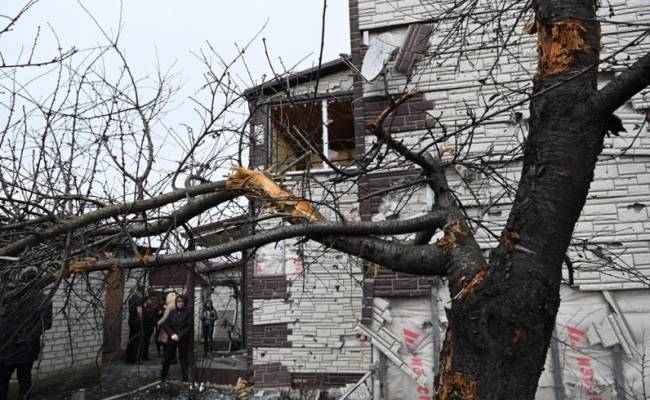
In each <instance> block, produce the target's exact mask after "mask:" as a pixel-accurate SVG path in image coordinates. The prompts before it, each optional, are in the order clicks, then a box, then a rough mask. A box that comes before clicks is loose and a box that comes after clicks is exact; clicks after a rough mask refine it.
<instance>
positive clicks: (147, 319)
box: [141, 295, 160, 361]
mask: <svg viewBox="0 0 650 400" xmlns="http://www.w3.org/2000/svg"><path fill="white" fill-rule="evenodd" d="M143 310H144V312H143V317H142V355H141V359H142V361H148V360H150V358H149V345H150V344H151V335H153V331H154V327H155V326H156V322H158V320H159V319H160V315H159V314H158V304H157V299H156V297H155V296H151V295H150V296H147V298H146V299H145V301H144V309H143Z"/></svg>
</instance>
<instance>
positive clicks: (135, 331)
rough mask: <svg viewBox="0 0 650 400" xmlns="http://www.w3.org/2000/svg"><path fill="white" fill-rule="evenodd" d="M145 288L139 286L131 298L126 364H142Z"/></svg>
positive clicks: (129, 303)
mask: <svg viewBox="0 0 650 400" xmlns="http://www.w3.org/2000/svg"><path fill="white" fill-rule="evenodd" d="M143 305H144V286H138V287H136V289H135V293H133V295H131V297H129V302H128V306H129V343H128V344H127V345H126V362H127V363H129V364H139V363H141V362H142V348H143V347H144V338H143V336H144V335H143V334H142V322H143V321H142V317H143V315H144V310H143Z"/></svg>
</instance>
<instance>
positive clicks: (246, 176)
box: [226, 167, 323, 223]
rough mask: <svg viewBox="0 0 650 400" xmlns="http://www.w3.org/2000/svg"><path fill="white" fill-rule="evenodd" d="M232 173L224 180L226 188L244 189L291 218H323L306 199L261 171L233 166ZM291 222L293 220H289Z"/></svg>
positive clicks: (315, 220)
mask: <svg viewBox="0 0 650 400" xmlns="http://www.w3.org/2000/svg"><path fill="white" fill-rule="evenodd" d="M233 170H234V174H232V175H230V176H229V177H228V179H227V180H226V187H227V188H228V189H237V190H244V191H245V192H246V195H247V196H248V197H253V198H257V199H260V200H262V201H266V202H267V203H265V204H264V206H265V207H268V208H272V209H273V210H275V212H277V213H279V214H285V215H287V216H289V217H292V218H300V219H306V220H307V221H309V222H317V221H321V220H323V216H322V215H321V214H320V213H319V212H318V210H316V208H314V207H313V206H312V205H311V204H310V203H309V202H308V201H306V200H300V199H298V198H296V196H294V195H293V194H292V193H291V192H289V191H287V190H285V189H283V188H282V187H281V186H280V185H278V184H277V183H276V182H275V181H274V180H273V179H271V178H269V177H268V176H267V175H266V174H265V173H264V172H262V171H253V170H250V169H246V168H243V167H234V168H233ZM290 222H292V223H293V221H290Z"/></svg>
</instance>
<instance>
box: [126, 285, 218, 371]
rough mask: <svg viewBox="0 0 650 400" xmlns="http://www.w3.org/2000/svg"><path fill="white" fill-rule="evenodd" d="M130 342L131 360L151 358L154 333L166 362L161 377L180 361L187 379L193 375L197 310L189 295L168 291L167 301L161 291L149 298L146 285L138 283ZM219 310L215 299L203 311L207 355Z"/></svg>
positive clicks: (131, 306) (131, 312)
mask: <svg viewBox="0 0 650 400" xmlns="http://www.w3.org/2000/svg"><path fill="white" fill-rule="evenodd" d="M128 310H129V342H128V345H127V349H126V361H127V363H131V364H137V363H141V362H142V361H146V360H149V346H150V344H151V338H152V335H153V337H155V340H156V348H157V350H158V355H160V350H161V348H162V349H163V352H162V355H163V363H162V370H161V373H160V378H161V379H162V380H165V379H166V378H167V374H168V372H169V367H170V365H171V364H174V363H176V362H177V361H176V360H178V362H180V366H181V376H182V379H183V381H187V380H188V379H189V375H190V369H189V367H190V360H191V344H192V327H193V313H192V308H191V306H190V304H189V299H188V298H187V296H184V295H179V294H177V293H176V292H174V291H167V292H165V293H164V302H163V301H162V299H161V298H160V297H159V295H158V294H150V295H149V296H146V297H145V288H144V287H143V286H138V287H137V288H136V290H135V293H134V294H133V295H132V296H131V297H130V298H129V301H128ZM216 320H217V312H216V310H215V309H214V307H213V306H212V302H210V301H208V302H206V303H205V305H204V307H203V310H202V311H201V325H202V327H203V343H204V354H206V355H207V353H208V352H209V351H211V350H212V336H213V334H214V324H215V322H216Z"/></svg>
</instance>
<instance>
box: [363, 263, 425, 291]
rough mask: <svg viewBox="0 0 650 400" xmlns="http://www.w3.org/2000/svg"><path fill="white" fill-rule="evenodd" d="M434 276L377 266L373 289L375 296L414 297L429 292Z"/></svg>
mask: <svg viewBox="0 0 650 400" xmlns="http://www.w3.org/2000/svg"><path fill="white" fill-rule="evenodd" d="M434 280H435V277H432V276H418V275H412V274H405V273H403V272H393V271H391V270H389V269H388V268H384V267H379V266H378V268H377V270H376V275H375V276H374V282H373V290H374V295H375V296H377V297H416V296H428V295H430V294H431V286H432V285H433V283H434Z"/></svg>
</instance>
